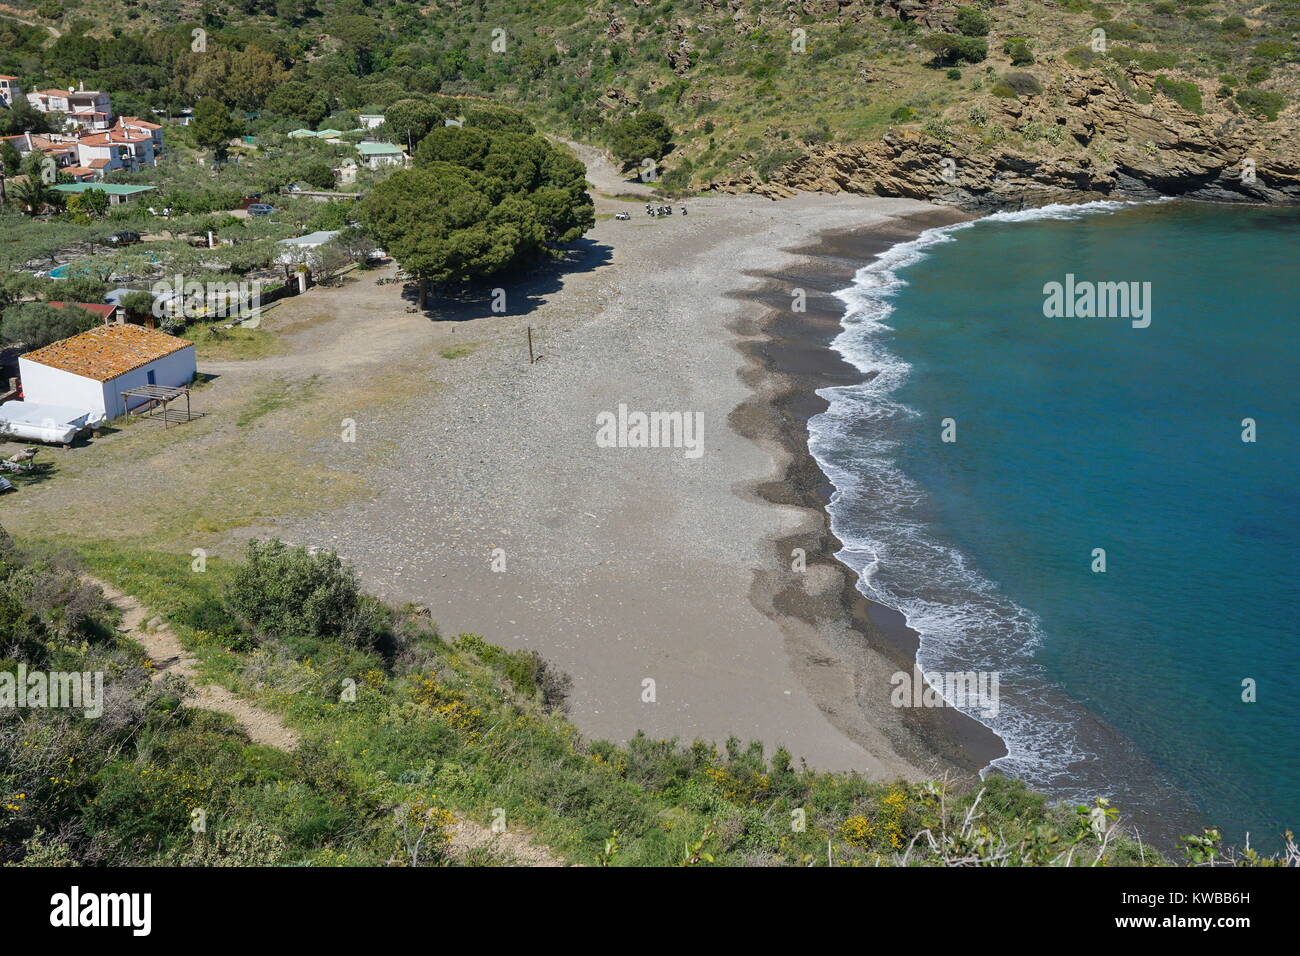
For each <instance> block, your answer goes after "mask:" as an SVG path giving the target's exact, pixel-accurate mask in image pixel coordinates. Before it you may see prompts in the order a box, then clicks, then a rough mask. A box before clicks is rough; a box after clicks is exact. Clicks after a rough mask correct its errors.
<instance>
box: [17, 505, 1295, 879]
mask: <svg viewBox="0 0 1300 956" xmlns="http://www.w3.org/2000/svg"><path fill="white" fill-rule="evenodd" d="M79 550H80V551H81V552H82V553H81V556H74V555H71V554H68V553H59V552H56V551H52V550H51V549H49V548H48V547H40V548H36V547H28V548H24V547H19V546H18V545H16V544H15V543H14V541H13V540H12V539H11V538H9V537H8V536H7V535H5V534H4V533H3V532H2V531H0V647H3V658H2V659H0V672H3V673H5V676H9V674H17V675H27V679H26V680H24V681H23V684H24V688H23V694H24V698H23V699H22V700H15V701H12V702H9V701H5V702H6V706H4V707H3V708H0V744H2V746H0V863H2V864H3V865H9V866H13V865H26V866H68V865H95V864H104V863H111V864H112V865H115V866H133V865H182V866H249V865H263V866H264V865H286V864H292V865H315V866H354V865H363V866H364V865H371V866H374V865H388V866H446V865H502V864H519V863H523V864H530V865H557V864H564V863H568V864H583V865H589V866H591V865H599V866H611V865H613V866H621V865H661V866H662V865H682V866H695V865H712V864H729V865H796V866H820V865H850V866H860V865H927V866H934V865H940V866H942V865H997V866H1006V865H1026V866H1037V865H1042V866H1060V865H1067V866H1068V865H1084V866H1087V865H1094V864H1102V865H1125V864H1127V865H1141V864H1147V865H1150V864H1161V863H1164V862H1165V858H1164V857H1163V856H1162V855H1161V854H1160V853H1158V852H1157V851H1155V850H1153V849H1152V848H1151V847H1148V846H1143V845H1141V844H1140V843H1138V842H1137V841H1135V840H1134V839H1132V838H1131V837H1130V836H1128V835H1127V830H1126V827H1125V826H1124V825H1123V824H1122V822H1121V821H1120V820H1119V819H1118V813H1117V811H1116V809H1115V808H1113V807H1110V806H1109V805H1108V804H1107V803H1106V801H1104V800H1099V801H1097V802H1096V803H1095V804H1094V805H1092V806H1081V807H1078V808H1074V807H1068V806H1051V805H1049V803H1048V801H1047V799H1046V798H1045V797H1043V796H1042V795H1039V794H1034V793H1032V792H1030V791H1028V790H1027V789H1026V788H1025V787H1024V785H1023V784H1021V783H1018V782H1015V781H1011V780H1007V779H1005V778H1000V777H991V778H990V779H988V780H987V781H985V782H983V783H982V784H976V785H972V786H963V787H953V786H948V785H945V784H942V783H920V784H909V783H905V782H902V781H899V782H895V783H887V782H872V781H868V780H866V779H864V778H863V777H861V776H858V775H856V774H843V773H817V772H813V771H811V770H809V769H807V768H806V767H800V766H796V765H794V764H793V763H792V761H791V760H790V757H789V755H788V754H787V753H786V752H785V751H784V750H782V749H777V750H776V751H775V752H771V753H767V752H765V751H764V748H763V746H762V745H761V744H758V743H750V744H744V743H742V742H741V741H739V740H736V739H732V740H729V741H728V742H727V743H726V745H725V747H724V748H723V750H722V751H719V750H717V749H716V748H715V747H713V746H712V745H709V744H706V743H702V742H695V743H693V744H691V745H690V746H683V745H680V744H679V743H678V742H677V741H664V740H652V739H650V738H647V737H644V736H641V735H638V736H637V737H635V738H634V739H632V740H631V741H629V742H628V744H627V745H626V746H615V745H613V744H610V743H607V742H603V741H597V740H587V739H584V738H583V737H582V736H581V735H579V734H578V733H577V732H576V730H575V729H574V727H573V726H572V725H571V724H570V723H569V722H568V721H567V720H566V718H565V709H566V703H565V699H566V695H567V691H568V682H567V679H566V678H565V677H564V675H562V674H559V673H557V672H555V671H554V669H553V668H551V667H549V666H548V665H547V663H546V662H545V661H544V660H543V659H542V658H540V657H539V656H538V655H537V654H535V653H528V652H520V651H515V652H508V651H505V650H502V649H500V648H498V647H496V646H494V645H492V644H490V643H488V642H487V641H485V640H483V639H482V638H480V637H477V636H475V635H470V634H461V635H458V636H451V635H443V634H441V633H439V631H438V629H437V627H436V625H435V624H434V622H433V621H431V620H430V618H429V615H428V612H427V611H426V610H425V609H423V608H419V607H412V606H406V607H401V608H394V607H390V606H387V605H385V604H383V603H381V602H379V601H377V600H376V599H374V598H373V597H370V596H369V595H367V594H365V593H364V592H363V591H362V590H361V589H360V588H359V586H358V584H357V581H356V578H355V577H354V575H353V573H352V572H351V571H350V570H349V569H348V568H347V567H345V566H343V565H342V564H340V562H339V561H338V559H337V558H336V557H335V556H334V555H333V554H331V553H328V552H320V553H311V552H308V551H307V550H306V549H302V548H290V547H287V546H284V545H282V544H280V543H279V542H278V541H268V542H263V543H261V544H256V543H254V544H250V545H249V546H248V548H247V549H246V551H245V553H244V555H243V557H242V559H241V560H238V561H216V560H213V561H210V562H209V563H207V564H206V565H205V566H204V567H203V569H202V572H203V573H195V570H196V569H195V567H194V565H193V562H192V559H191V557H190V556H189V555H167V554H162V553H149V552H139V551H131V550H129V549H123V548H121V547H118V546H113V545H108V544H93V543H86V544H83V545H82V546H80V548H79ZM87 569H89V570H90V571H93V572H94V573H95V574H97V575H102V576H103V577H104V578H108V579H111V580H112V581H113V582H114V583H115V585H116V586H117V587H119V588H121V589H122V591H124V592H126V593H127V594H130V595H132V597H131V598H130V599H129V600H130V601H131V606H132V607H133V608H136V609H137V610H136V612H135V613H133V614H132V615H130V616H129V618H124V617H123V614H122V606H121V600H120V598H121V595H118V594H116V592H113V593H112V594H111V596H113V597H115V598H118V600H117V601H116V602H110V600H109V597H107V596H106V593H105V591H104V590H101V588H100V586H99V584H98V583H96V580H95V579H93V578H89V577H87V576H86V571H87ZM163 635H165V638H164V637H162V636H163ZM169 642H173V643H174V642H179V644H181V645H183V649H180V648H179V647H177V646H173V643H169ZM160 648H161V650H160ZM177 657H179V658H181V659H183V660H185V661H186V662H187V664H186V666H185V667H183V668H176V667H175V663H174V662H175V659H176V658H177ZM52 672H55V673H60V674H73V675H77V674H81V673H84V674H87V675H99V676H98V680H99V681H100V682H101V683H99V684H98V685H94V684H93V682H92V683H87V684H86V685H85V696H83V697H82V698H80V699H78V700H77V701H76V703H77V706H76V707H70V706H69V705H68V702H67V701H63V702H62V704H61V706H54V704H55V702H54V701H53V699H52V698H50V697H47V696H45V695H46V694H47V693H50V694H53V693H54V690H53V689H50V690H48V691H47V690H40V693H39V697H38V694H37V688H38V687H42V686H43V685H41V683H40V680H39V678H40V677H41V676H42V675H44V674H48V673H52ZM33 678H37V679H36V680H33ZM51 686H53V685H51ZM16 693H17V688H16V687H15V686H14V685H13V683H12V681H8V682H4V681H0V701H4V700H5V697H4V695H5V694H9V695H11V696H13V695H15V694H16ZM214 701H215V703H214ZM15 704H16V706H15ZM1291 853H1292V855H1294V847H1292V848H1291ZM1186 854H1187V860H1188V861H1189V862H1193V863H1211V862H1224V861H1225V860H1230V859H1232V860H1236V861H1237V862H1241V863H1248V864H1260V863H1269V862H1270V861H1269V860H1267V859H1264V858H1261V857H1260V856H1259V855H1257V854H1254V853H1252V852H1248V853H1246V854H1244V855H1241V856H1235V857H1224V856H1223V851H1222V849H1221V848H1220V846H1219V838H1218V834H1217V832H1216V831H1206V833H1205V834H1203V835H1200V836H1197V837H1195V838H1192V839H1189V840H1187V841H1186Z"/></svg>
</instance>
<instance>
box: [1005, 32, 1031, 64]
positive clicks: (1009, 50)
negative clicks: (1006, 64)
mask: <svg viewBox="0 0 1300 956" xmlns="http://www.w3.org/2000/svg"><path fill="white" fill-rule="evenodd" d="M1002 52H1003V53H1005V54H1007V55H1008V56H1010V57H1011V64H1012V65H1013V66H1029V65H1030V64H1032V63H1033V62H1034V54H1033V52H1032V51H1031V50H1030V49H1029V41H1027V40H1026V39H1025V38H1024V37H1011V38H1010V39H1009V40H1007V42H1006V43H1004V44H1003V45H1002Z"/></svg>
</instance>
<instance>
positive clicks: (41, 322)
mask: <svg viewBox="0 0 1300 956" xmlns="http://www.w3.org/2000/svg"><path fill="white" fill-rule="evenodd" d="M96 321H97V320H96V319H95V317H94V316H93V315H91V314H90V313H89V312H87V311H85V310H84V309H78V308H75V307H73V306H68V307H67V308H63V309H56V308H55V307H54V306H52V305H46V304H45V303H43V302H23V303H20V304H18V305H11V306H9V308H7V309H5V310H4V317H3V318H0V341H3V342H4V343H5V344H6V345H22V346H24V347H25V348H28V349H39V348H42V347H43V346H46V345H49V344H50V343H51V342H57V341H59V340H60V339H66V338H68V337H69V336H71V335H76V334H77V333H78V332H85V331H86V330H87V329H89V328H92V327H94V325H95V323H96Z"/></svg>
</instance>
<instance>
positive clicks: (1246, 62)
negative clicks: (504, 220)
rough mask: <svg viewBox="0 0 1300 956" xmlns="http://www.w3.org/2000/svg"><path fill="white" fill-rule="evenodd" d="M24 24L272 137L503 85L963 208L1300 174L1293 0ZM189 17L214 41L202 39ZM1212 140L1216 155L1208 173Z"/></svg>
mask: <svg viewBox="0 0 1300 956" xmlns="http://www.w3.org/2000/svg"><path fill="white" fill-rule="evenodd" d="M16 9H24V5H23V4H21V3H20V4H18V5H17V7H16ZM27 19H29V20H31V22H33V23H36V24H42V25H45V24H48V26H49V27H53V28H55V29H57V30H59V31H61V32H62V35H61V36H60V37H59V38H58V39H57V40H51V38H50V37H49V35H48V32H47V29H44V28H42V27H41V26H36V27H21V26H17V27H12V28H10V29H9V31H8V33H7V34H6V35H3V36H0V51H3V52H0V70H2V71H6V72H11V73H16V74H19V75H21V76H23V77H24V78H25V79H26V81H27V82H28V83H29V84H30V85H33V86H34V85H37V84H40V85H45V84H57V85H62V84H64V83H70V82H75V81H82V82H85V83H87V84H88V87H89V86H91V85H93V86H98V87H102V88H106V89H111V90H112V91H113V92H114V95H115V96H119V97H121V102H122V103H123V106H124V107H128V106H129V107H130V108H131V109H134V110H142V109H144V108H145V107H146V106H147V105H151V106H160V107H163V108H172V107H175V106H180V105H184V104H189V105H192V104H193V103H195V102H197V100H198V99H199V98H200V97H201V96H204V95H210V96H215V97H217V98H219V99H222V100H223V101H225V102H227V103H228V104H229V105H230V106H231V107H234V108H237V109H240V110H244V111H247V112H250V113H253V112H255V113H258V117H257V118H256V119H253V120H250V124H251V125H252V126H257V125H258V124H263V125H265V124H268V123H269V124H275V123H277V122H280V121H281V120H283V121H284V122H287V123H292V124H299V123H320V122H324V121H325V120H327V119H329V118H330V117H331V116H332V115H336V114H337V113H338V111H349V110H351V111H357V110H360V111H366V110H383V109H386V108H387V107H389V106H391V105H392V104H394V103H396V102H399V101H401V100H404V99H409V98H411V97H412V96H413V95H414V96H416V97H420V96H426V95H431V94H445V95H452V96H490V97H492V98H495V99H500V100H505V101H509V102H513V103H515V104H516V105H519V106H520V107H522V108H525V109H526V110H527V111H529V112H530V113H531V114H532V115H534V116H535V117H537V118H538V119H539V120H540V121H541V122H542V123H543V124H544V125H545V126H547V127H549V128H550V130H551V131H554V132H560V133H564V134H567V135H569V136H573V137H577V138H580V139H588V140H592V141H597V142H604V143H606V144H607V145H611V146H612V145H615V144H616V143H617V142H618V140H619V134H620V132H621V127H620V124H621V121H623V120H625V119H627V118H628V117H631V116H636V115H639V114H643V113H646V112H650V111H653V112H655V113H659V114H662V115H663V116H664V117H665V118H666V119H667V121H668V124H669V126H670V127H671V128H672V129H673V130H674V131H675V148H673V149H672V150H671V152H670V153H669V155H668V157H667V159H666V160H665V163H664V166H665V168H666V171H667V177H668V183H667V184H668V186H669V188H672V189H683V188H687V187H689V186H694V187H696V188H699V187H703V186H707V185H710V184H713V185H716V186H717V187H719V188H727V189H757V190H759V191H769V192H772V193H773V194H780V184H781V183H788V184H789V185H793V186H800V187H805V188H847V189H858V190H870V191H882V192H894V193H904V194H908V195H924V196H929V197H931V198H950V199H952V200H954V201H969V200H970V199H971V198H972V196H975V197H978V196H979V195H981V194H983V193H988V192H990V191H991V190H992V191H993V193H994V195H992V196H991V197H989V198H991V199H993V200H997V201H1005V200H1006V199H1007V196H1008V195H1009V190H1007V189H998V188H994V187H992V186H991V185H990V184H989V183H988V182H983V181H978V180H979V179H980V178H981V177H982V178H983V179H985V180H987V179H989V178H991V174H992V173H993V172H1004V173H1007V174H1013V175H1015V176H1019V177H1022V178H1023V179H1024V183H1022V184H1021V185H1035V186H1037V187H1044V188H1049V189H1062V190H1071V189H1073V190H1082V191H1098V192H1106V191H1108V190H1109V191H1116V190H1118V191H1123V190H1125V189H1130V190H1131V189H1132V188H1133V184H1132V183H1130V182H1129V180H1134V182H1136V183H1139V184H1141V185H1142V186H1144V187H1146V188H1152V189H1155V190H1157V191H1181V192H1195V191H1197V190H1205V189H1210V188H1212V189H1214V190H1216V191H1217V192H1219V193H1232V194H1236V193H1242V194H1244V195H1248V196H1255V197H1256V198H1269V199H1284V198H1290V199H1294V198H1296V196H1297V188H1298V187H1297V181H1296V178H1297V176H1300V170H1297V169H1296V166H1295V163H1294V160H1293V159H1291V156H1292V155H1293V153H1294V148H1293V147H1294V144H1295V108H1294V104H1295V102H1296V99H1297V95H1298V94H1300V78H1298V74H1297V60H1300V45H1297V43H1296V35H1297V31H1298V30H1300V2H1297V0H1266V2H1263V3H1244V2H1210V0H1157V2H1145V0H1143V2H1117V3H1094V2H1090V0H1067V2H1064V3H1033V2H1025V0H1009V2H995V0H978V2H973V3H967V4H959V3H956V2H936V0H878V2H861V0H803V2H797V0H663V2H656V0H645V2H638V0H600V2H596V3H590V4H588V3H576V2H573V0H538V2H534V3H529V4H526V5H521V4H517V3H512V2H509V0H479V2H451V3H448V4H437V5H430V6H424V7H421V6H417V5H415V4H408V3H399V2H387V3H383V2H380V3H372V4H366V3H363V2H361V0H278V2H272V0H240V2H235V3H222V2H220V0H208V2H205V3H203V4H201V5H199V4H187V3H180V2H177V0H134V2H125V0H109V2H107V3H105V4H96V5H95V7H94V8H93V10H92V9H91V8H90V7H89V6H82V5H81V3H80V2H79V0H43V2H42V3H40V4H39V5H34V6H32V7H31V9H30V11H29V15H28V17H27ZM194 29H202V30H204V31H206V33H205V35H204V37H205V43H206V48H205V52H203V53H196V52H194V51H192V50H191V46H192V45H193V40H192V34H193V30H194ZM1098 31H1103V32H1102V33H1100V34H1099V33H1098ZM124 111H129V110H125V109H124ZM1131 117H1138V118H1139V119H1140V120H1141V122H1140V123H1138V124H1137V128H1135V124H1134V123H1133V122H1129V121H1128V120H1129V119H1131ZM330 122H331V124H332V125H334V126H336V127H338V128H346V127H341V126H339V124H338V123H337V122H335V121H334V120H333V119H330ZM1147 126H1149V127H1150V130H1149V131H1148V130H1147V129H1146V127H1147ZM284 128H289V127H284ZM1166 128H1172V129H1173V131H1174V133H1175V134H1176V135H1174V136H1171V137H1169V138H1168V139H1166V138H1163V137H1162V136H1160V135H1159V131H1160V130H1162V129H1166ZM900 133H906V134H910V135H912V136H914V137H918V138H921V139H923V140H925V141H927V142H929V143H931V144H932V145H933V146H934V148H935V149H936V150H938V152H937V153H935V155H933V156H923V157H922V160H923V161H924V162H927V163H929V165H931V166H934V167H936V169H934V170H924V171H916V170H911V169H910V168H909V167H908V165H907V160H906V159H900V158H899V152H900V149H898V148H895V149H892V150H886V151H884V152H883V153H866V154H863V155H862V156H861V157H857V158H856V159H852V158H851V160H850V161H848V162H845V161H844V160H843V151H844V150H846V149H847V150H851V149H852V148H855V147H862V146H864V145H868V144H874V143H877V142H878V141H880V140H881V139H882V137H885V136H886V135H898V134H900ZM1209 144H1214V145H1213V146H1209ZM1207 146H1208V147H1209V148H1210V151H1211V153H1212V156H1211V160H1212V162H1211V163H1210V164H1204V163H1203V164H1200V165H1197V164H1196V162H1195V160H1194V158H1195V156H1196V155H1197V154H1198V153H1203V152H1205V151H1206V149H1207ZM837 150H838V151H839V152H836V151H837ZM1151 153H1155V154H1159V155H1156V156H1155V157H1154V158H1152V157H1151V156H1150V155H1148V154H1151ZM1008 154H1014V155H1015V156H1016V157H1017V158H1018V160H1019V161H1018V162H1005V161H1003V157H1004V156H1006V155H1008ZM944 155H946V156H950V157H954V158H957V159H958V163H959V175H960V171H964V170H965V167H967V166H970V165H971V164H974V165H973V167H972V169H971V170H970V172H971V174H972V176H973V177H974V178H973V179H971V180H970V181H968V182H962V183H960V184H959V187H958V189H957V190H953V189H951V188H946V187H951V186H952V185H953V184H952V183H945V181H944V180H942V179H939V178H937V174H938V172H939V169H938V168H937V167H938V166H939V162H938V160H939V158H940V157H941V156H944ZM1189 156H1191V157H1193V159H1192V160H1189V159H1188V157H1189ZM981 157H982V158H985V159H991V163H990V166H989V168H988V169H985V168H983V166H981V164H980V163H979V159H980V158H981ZM625 158H626V157H625ZM652 158H657V157H652ZM1243 158H1252V159H1253V160H1254V161H1255V162H1256V163H1257V165H1258V167H1259V169H1260V170H1261V171H1262V172H1263V175H1262V176H1261V177H1260V178H1261V179H1262V180H1263V182H1262V183H1259V184H1258V188H1255V189H1251V188H1244V187H1243V186H1242V185H1241V184H1240V178H1241V177H1240V176H1239V175H1238V174H1239V172H1240V170H1234V171H1233V176H1231V177H1229V176H1210V175H1208V173H1207V171H1219V170H1221V169H1222V168H1223V167H1226V166H1230V165H1232V164H1235V163H1239V162H1240V160H1241V159H1243ZM967 159H969V162H963V160H967ZM1025 160H1028V161H1029V163H1030V168H1029V170H1028V172H1027V171H1026V168H1025V162H1024V161H1025ZM837 161H838V162H839V163H840V165H843V166H845V167H846V168H845V169H839V170H837V169H835V166H836V163H837ZM871 163H877V164H879V163H886V164H893V165H894V166H895V169H894V170H893V176H892V178H891V176H889V175H884V176H880V175H876V176H871V175H866V174H863V173H862V168H863V167H866V166H869V165H870V164H871ZM1040 167H1041V168H1040ZM1058 167H1059V168H1058ZM1147 167H1151V168H1147ZM1184 167H1188V168H1184ZM1080 171H1083V172H1082V180H1081V178H1080V176H1081V174H1080ZM975 174H978V175H975ZM770 182H772V183H775V184H777V185H776V188H775V189H774V190H767V189H765V187H766V186H767V185H768V184H769V183H770ZM1255 185H1256V184H1255V183H1246V184H1245V187H1251V186H1255ZM945 192H947V193H951V195H949V196H946V197H945Z"/></svg>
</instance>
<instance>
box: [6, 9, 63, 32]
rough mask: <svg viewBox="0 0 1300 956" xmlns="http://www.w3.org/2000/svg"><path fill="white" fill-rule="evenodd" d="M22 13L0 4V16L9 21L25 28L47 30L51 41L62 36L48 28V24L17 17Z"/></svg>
mask: <svg viewBox="0 0 1300 956" xmlns="http://www.w3.org/2000/svg"><path fill="white" fill-rule="evenodd" d="M22 12H23V11H21V10H15V9H14V8H13V7H11V6H9V5H7V4H4V3H0V16H3V17H8V18H9V19H10V20H17V21H18V22H19V23H21V24H22V25H23V26H27V27H41V28H43V29H45V30H49V31H50V36H51V38H53V39H55V40H57V39H58V38H59V37H61V36H63V34H62V33H61V32H60V31H59V30H56V29H55V28H54V27H52V26H50V25H49V24H48V23H37V22H36V21H35V20H28V19H26V18H24V17H22V16H19V14H20V13H22Z"/></svg>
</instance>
